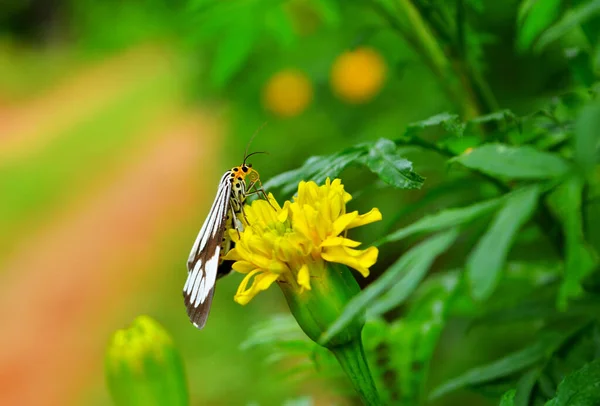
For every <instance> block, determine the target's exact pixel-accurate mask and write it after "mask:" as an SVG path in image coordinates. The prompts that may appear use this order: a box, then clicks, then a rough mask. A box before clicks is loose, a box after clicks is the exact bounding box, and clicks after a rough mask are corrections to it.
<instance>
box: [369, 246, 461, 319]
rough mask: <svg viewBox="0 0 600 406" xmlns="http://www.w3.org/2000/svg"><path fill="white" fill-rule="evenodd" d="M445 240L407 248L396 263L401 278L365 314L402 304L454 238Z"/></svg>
mask: <svg viewBox="0 0 600 406" xmlns="http://www.w3.org/2000/svg"><path fill="white" fill-rule="evenodd" d="M454 238H456V237H454ZM446 242H447V244H438V245H436V243H432V244H429V245H425V246H418V249H416V248H415V249H412V250H409V251H408V252H407V253H406V254H404V255H403V256H402V257H401V258H400V260H399V261H398V262H397V263H396V264H397V266H398V267H399V269H400V267H402V269H400V270H399V271H398V272H400V273H402V274H403V276H402V278H401V279H400V280H399V281H398V282H397V283H396V284H395V285H392V286H391V287H390V289H389V291H388V292H386V293H384V294H382V295H381V296H380V297H378V298H377V299H376V300H375V301H374V302H373V304H372V305H371V306H369V308H368V310H367V316H369V317H375V316H378V315H380V314H383V313H385V312H387V311H389V310H391V309H393V308H394V307H398V306H400V305H401V304H403V303H404V302H405V301H406V300H407V299H408V298H409V297H410V295H411V294H412V293H413V292H414V291H415V289H417V287H418V286H419V284H420V283H421V281H422V280H423V278H425V275H426V274H427V271H428V270H429V268H431V265H432V264H433V262H434V261H435V259H436V258H437V257H438V256H439V255H440V254H442V253H444V252H445V251H446V250H447V249H448V247H449V246H450V245H451V244H452V243H453V242H454V240H450V239H448V240H447V241H446ZM428 250H429V251H428ZM392 266H393V265H392ZM390 269H392V268H391V267H390Z"/></svg>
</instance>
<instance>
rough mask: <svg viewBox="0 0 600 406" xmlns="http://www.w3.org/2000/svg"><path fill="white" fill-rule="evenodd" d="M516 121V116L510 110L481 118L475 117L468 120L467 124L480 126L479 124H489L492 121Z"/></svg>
mask: <svg viewBox="0 0 600 406" xmlns="http://www.w3.org/2000/svg"><path fill="white" fill-rule="evenodd" d="M515 120H517V116H516V115H515V113H513V112H512V111H510V110H500V111H496V112H494V113H490V114H486V115H483V116H479V117H475V118H474V119H471V120H469V123H473V124H481V123H489V122H492V121H515Z"/></svg>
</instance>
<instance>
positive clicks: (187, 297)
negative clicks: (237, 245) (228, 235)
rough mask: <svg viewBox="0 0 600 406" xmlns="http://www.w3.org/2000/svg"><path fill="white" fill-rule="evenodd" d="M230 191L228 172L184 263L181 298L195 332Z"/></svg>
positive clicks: (202, 320)
mask: <svg viewBox="0 0 600 406" xmlns="http://www.w3.org/2000/svg"><path fill="white" fill-rule="evenodd" d="M232 187H233V185H232V181H231V171H227V172H226V173H225V174H224V175H223V177H222V178H221V181H220V182H219V188H218V190H217V197H216V198H215V201H214V202H213V205H212V207H211V209H210V212H209V214H208V217H207V218H206V221H205V222H204V224H203V225H202V228H201V229H200V232H199V233H198V237H196V241H195V242H194V246H193V247H192V251H191V252H190V256H189V258H188V261H187V267H188V277H187V280H186V282H185V286H184V287H183V297H184V301H185V306H186V309H187V313H188V316H189V317H190V321H191V322H192V324H194V326H195V327H197V328H199V329H201V328H203V327H204V325H205V324H206V319H207V318H208V313H209V311H210V305H211V303H212V298H213V294H214V291H215V282H216V280H217V269H218V267H219V255H220V253H221V243H222V241H223V235H224V233H225V229H226V219H227V215H228V213H229V211H230V198H231V190H232Z"/></svg>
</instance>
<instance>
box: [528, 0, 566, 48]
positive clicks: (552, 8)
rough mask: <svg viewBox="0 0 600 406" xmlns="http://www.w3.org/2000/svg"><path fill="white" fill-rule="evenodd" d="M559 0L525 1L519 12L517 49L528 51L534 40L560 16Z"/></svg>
mask: <svg viewBox="0 0 600 406" xmlns="http://www.w3.org/2000/svg"><path fill="white" fill-rule="evenodd" d="M561 3H562V1H561V0H536V1H530V0H526V1H523V2H522V3H521V6H520V10H519V22H520V27H519V32H518V36H517V47H518V48H519V49H520V50H521V51H523V50H526V49H529V48H530V47H531V45H532V44H533V42H534V41H535V39H536V38H537V37H538V36H539V35H540V34H541V33H542V32H543V31H544V30H545V29H546V28H547V27H548V26H550V24H552V23H553V22H554V21H555V20H556V19H557V18H558V16H559V15H560V10H561Z"/></svg>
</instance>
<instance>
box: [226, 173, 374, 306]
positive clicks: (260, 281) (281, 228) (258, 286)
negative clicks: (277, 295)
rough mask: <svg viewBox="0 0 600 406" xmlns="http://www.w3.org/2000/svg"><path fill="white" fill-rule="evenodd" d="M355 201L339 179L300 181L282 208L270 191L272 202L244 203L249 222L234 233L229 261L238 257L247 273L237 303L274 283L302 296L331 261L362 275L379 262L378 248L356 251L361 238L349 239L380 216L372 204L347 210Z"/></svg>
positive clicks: (241, 269)
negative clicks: (356, 229) (350, 233)
mask: <svg viewBox="0 0 600 406" xmlns="http://www.w3.org/2000/svg"><path fill="white" fill-rule="evenodd" d="M350 199H352V196H350V194H349V193H347V192H346V191H345V190H344V186H343V185H342V182H341V180H340V179H335V180H334V181H330V180H329V179H327V181H326V183H325V184H324V185H322V186H318V185H317V184H316V183H315V182H300V184H299V186H298V193H297V196H296V197H294V199H293V201H287V202H285V204H284V206H283V208H282V207H281V206H280V205H279V204H278V203H277V202H276V201H275V199H274V198H273V196H272V195H269V202H267V201H266V200H256V201H254V202H253V203H252V204H250V205H249V206H247V207H246V209H245V211H246V217H247V220H248V224H246V225H245V230H244V231H243V232H241V233H240V234H239V235H238V233H237V231H235V230H232V231H231V232H230V235H231V238H232V239H233V241H235V243H236V245H235V248H233V249H232V250H231V251H229V253H228V254H227V256H226V257H225V259H227V260H234V261H236V262H235V263H234V264H233V269H234V270H235V271H237V272H240V273H243V274H245V275H246V276H245V277H244V279H243V281H242V283H241V284H240V286H239V288H238V291H237V293H236V295H235V301H236V302H238V303H240V304H246V303H248V302H249V301H250V300H251V299H252V298H253V297H254V296H256V295H257V294H258V293H259V292H260V291H263V290H265V289H267V288H268V287H269V286H271V285H272V284H273V282H276V281H277V282H279V283H280V284H282V287H285V290H289V289H291V290H293V291H294V292H295V293H297V294H303V293H305V292H306V291H310V290H311V289H312V281H313V280H315V279H317V280H318V279H323V278H325V277H326V276H325V275H326V272H327V263H339V264H344V265H347V266H348V267H351V268H354V269H356V270H357V271H358V272H360V273H361V274H362V275H363V276H365V277H366V276H368V275H369V267H371V266H372V265H373V264H375V262H376V261H377V254H378V250H377V248H375V247H369V248H367V249H365V250H359V249H356V247H358V246H359V245H360V243H359V242H357V241H353V240H351V239H349V238H347V237H346V232H347V230H349V229H351V228H354V227H358V226H362V225H365V224H369V223H372V222H375V221H379V220H381V213H380V212H379V210H378V209H376V208H374V209H372V210H371V211H370V212H368V213H366V214H359V213H358V212H357V211H353V212H350V213H347V212H346V203H347V202H348V201H350Z"/></svg>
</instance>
